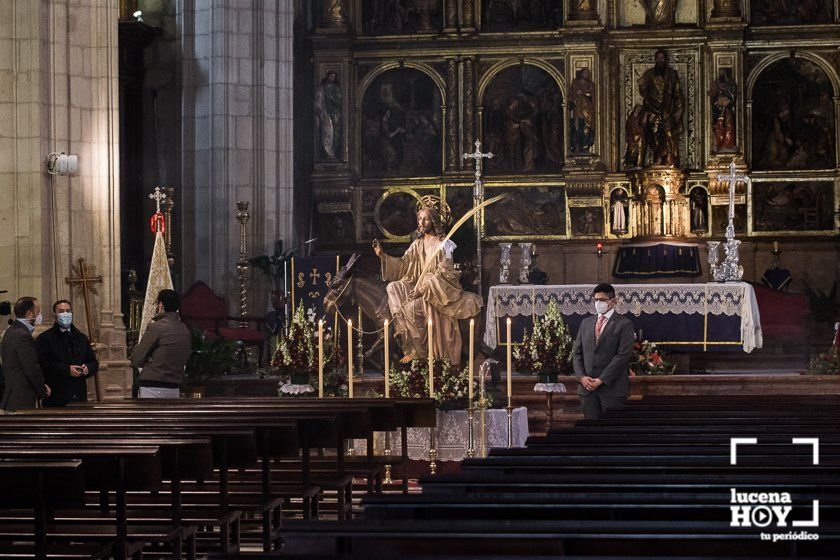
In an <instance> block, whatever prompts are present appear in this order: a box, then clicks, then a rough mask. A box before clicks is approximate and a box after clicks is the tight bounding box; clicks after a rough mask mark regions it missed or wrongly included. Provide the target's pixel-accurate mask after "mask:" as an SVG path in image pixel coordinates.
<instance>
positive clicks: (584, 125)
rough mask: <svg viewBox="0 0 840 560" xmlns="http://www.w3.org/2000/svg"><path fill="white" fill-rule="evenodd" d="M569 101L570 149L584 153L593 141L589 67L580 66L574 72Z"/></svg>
mask: <svg viewBox="0 0 840 560" xmlns="http://www.w3.org/2000/svg"><path fill="white" fill-rule="evenodd" d="M570 102H571V103H570V104H569V115H570V119H571V129H572V130H571V138H570V141H571V146H570V150H571V152H572V153H573V154H574V153H586V152H588V151H589V148H590V147H592V145H593V144H594V143H595V128H594V126H593V118H594V113H595V84H593V83H592V72H591V71H590V70H589V68H581V69H580V70H578V71H577V72H576V73H575V79H574V80H572V92H571V99H570Z"/></svg>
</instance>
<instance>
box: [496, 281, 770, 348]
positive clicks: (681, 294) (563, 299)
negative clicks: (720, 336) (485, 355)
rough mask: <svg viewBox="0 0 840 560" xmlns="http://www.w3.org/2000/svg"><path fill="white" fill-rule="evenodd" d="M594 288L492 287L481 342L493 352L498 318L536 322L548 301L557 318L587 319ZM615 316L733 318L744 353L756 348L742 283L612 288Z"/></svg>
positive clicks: (757, 326) (751, 305)
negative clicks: (525, 317) (554, 307)
mask: <svg viewBox="0 0 840 560" xmlns="http://www.w3.org/2000/svg"><path fill="white" fill-rule="evenodd" d="M594 287H595V285H594V284H579V285H569V286H493V287H491V288H490V294H489V296H488V305H487V321H486V324H485V326H484V342H485V343H486V344H487V345H488V346H490V348H495V347H496V340H497V335H496V327H497V323H498V321H497V318H498V317H514V316H516V315H537V316H542V315H544V314H545V310H546V308H547V307H548V304H549V302H550V301H551V300H556V301H557V303H558V305H559V307H560V312H561V313H562V314H563V315H591V314H592V313H594V309H593V307H592V288H594ZM615 292H616V298H617V299H618V304H617V305H616V311H618V312H619V313H627V314H631V315H635V316H637V317H638V316H640V315H643V314H645V315H646V314H651V313H663V312H665V313H688V314H699V315H704V314H710V315H727V316H730V317H732V316H738V317H740V318H741V336H742V339H743V341H744V352H752V351H753V349H754V348H761V345H762V336H761V320H760V317H759V313H758V303H757V302H756V299H755V290H753V287H752V286H750V285H749V284H747V283H745V282H735V283H731V284H717V283H708V284H618V285H616V286H615Z"/></svg>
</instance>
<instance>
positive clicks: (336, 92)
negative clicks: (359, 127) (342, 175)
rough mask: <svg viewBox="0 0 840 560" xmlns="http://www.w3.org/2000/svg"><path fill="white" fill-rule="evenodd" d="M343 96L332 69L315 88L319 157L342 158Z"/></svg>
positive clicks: (327, 159) (320, 158)
mask: <svg viewBox="0 0 840 560" xmlns="http://www.w3.org/2000/svg"><path fill="white" fill-rule="evenodd" d="M341 111H342V96H341V86H340V85H339V84H338V75H337V74H336V73H335V72H334V71H332V70H330V71H329V72H327V74H326V76H324V79H323V80H321V85H319V86H318V88H317V89H316V90H315V137H316V138H317V142H318V152H317V154H318V159H319V160H322V161H324V160H326V161H335V160H337V159H340V158H341V136H342V128H343V127H342V115H341Z"/></svg>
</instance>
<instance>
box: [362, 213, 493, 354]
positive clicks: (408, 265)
mask: <svg viewBox="0 0 840 560" xmlns="http://www.w3.org/2000/svg"><path fill="white" fill-rule="evenodd" d="M417 229H418V232H419V234H420V236H419V237H418V238H417V239H416V240H415V241H414V242H413V243H412V244H411V245H410V246H409V248H408V250H407V251H406V252H405V254H404V255H403V256H402V257H392V256H389V255H386V254H385V253H384V252H383V251H382V247H381V246H380V244H379V242H378V241H374V242H373V250H374V252H375V253H376V255H377V256H378V257H379V258H380V260H381V261H382V278H383V280H385V281H387V282H389V284H388V288H387V292H388V307H389V308H390V310H391V315H392V316H393V321H394V335H395V336H396V337H397V342H398V343H399V344H400V347H401V348H402V350H403V353H404V356H403V358H402V360H401V361H402V362H403V363H408V362H410V361H411V360H412V359H414V358H424V357H425V356H427V355H428V351H429V350H428V348H429V346H428V344H429V341H428V327H427V321H428V320H429V319H431V320H432V349H433V352H434V357H435V359H436V360H442V359H443V358H448V359H449V361H450V362H451V363H452V364H454V365H459V364H460V363H461V333H460V331H459V329H458V320H459V319H468V318H470V317H475V316H476V315H477V314H478V312H479V310H480V309H481V305H482V300H481V296H478V295H476V294H473V293H470V292H465V291H464V290H463V289H462V288H461V284H460V282H459V279H460V276H461V273H460V272H458V271H457V270H455V266H454V264H453V262H452V251H453V250H454V249H455V244H454V243H453V242H452V241H450V240H447V241H446V242H444V241H443V239H444V237H445V236H446V232H445V231H444V220H443V218H442V216H441V212H440V211H439V210H438V209H437V208H435V207H434V206H433V205H432V204H424V205H423V206H422V207H421V208H420V210H419V211H418V212H417ZM429 261H431V262H430V263H429V265H428V266H426V263H427V262H429ZM418 280H419V281H418Z"/></svg>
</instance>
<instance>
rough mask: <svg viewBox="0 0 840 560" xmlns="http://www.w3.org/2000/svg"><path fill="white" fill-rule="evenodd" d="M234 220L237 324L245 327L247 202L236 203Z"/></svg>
mask: <svg viewBox="0 0 840 560" xmlns="http://www.w3.org/2000/svg"><path fill="white" fill-rule="evenodd" d="M236 209H237V210H238V212H237V213H236V221H237V222H239V261H238V262H237V263H236V272H237V273H238V276H239V316H240V321H239V326H240V327H242V328H246V327H247V326H248V321H246V320H245V319H246V317H247V316H248V286H247V283H248V240H247V236H246V231H245V225H246V224H247V223H248V220H249V219H251V215H250V214H248V202H246V201H244V200H240V201H238V202H237V203H236Z"/></svg>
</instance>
